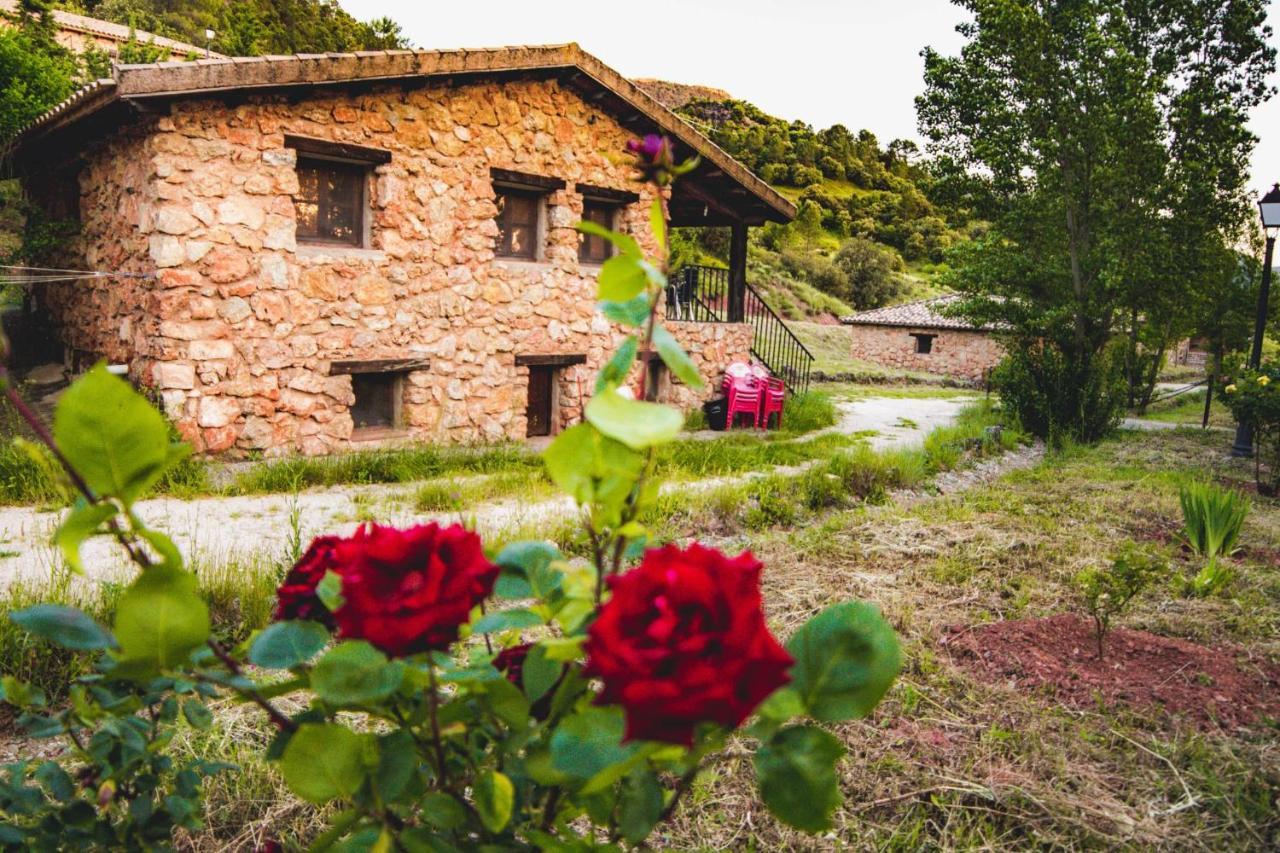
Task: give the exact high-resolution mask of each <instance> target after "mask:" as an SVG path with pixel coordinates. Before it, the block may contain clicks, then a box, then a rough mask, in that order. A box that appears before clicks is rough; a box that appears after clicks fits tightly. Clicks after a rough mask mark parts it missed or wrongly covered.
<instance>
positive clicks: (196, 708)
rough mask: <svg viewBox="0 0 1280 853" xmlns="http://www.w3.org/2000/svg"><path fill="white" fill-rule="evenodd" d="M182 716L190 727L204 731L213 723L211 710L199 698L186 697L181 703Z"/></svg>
mask: <svg viewBox="0 0 1280 853" xmlns="http://www.w3.org/2000/svg"><path fill="white" fill-rule="evenodd" d="M182 716H183V717H185V718H186V720H187V722H188V723H190V724H191V728H193V729H199V730H200V731H205V730H206V729H208V728H209V727H210V726H212V725H213V712H212V711H210V710H209V708H208V706H207V705H205V704H204V703H203V702H201V701H200V700H199V699H188V700H187V701H185V702H183V703H182Z"/></svg>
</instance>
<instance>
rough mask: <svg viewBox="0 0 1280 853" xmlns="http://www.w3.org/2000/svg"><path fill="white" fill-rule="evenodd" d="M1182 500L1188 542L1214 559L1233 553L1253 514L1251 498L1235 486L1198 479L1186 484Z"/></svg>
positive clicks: (1183, 528) (1204, 554)
mask: <svg viewBox="0 0 1280 853" xmlns="http://www.w3.org/2000/svg"><path fill="white" fill-rule="evenodd" d="M1178 499H1179V500H1180V501H1181V502H1182V536H1183V538H1184V539H1185V540H1186V542H1187V544H1188V545H1190V546H1191V548H1192V549H1194V550H1195V552H1196V553H1197V554H1200V555H1202V556H1205V557H1208V558H1209V560H1210V562H1213V561H1214V560H1216V559H1217V558H1218V557H1222V556H1227V555H1229V554H1231V552H1232V551H1233V550H1234V549H1235V545H1236V541H1237V540H1238V539H1239V538H1240V528H1241V526H1243V525H1244V520H1245V517H1246V516H1247V515H1248V514H1249V507H1250V504H1249V499H1248V498H1247V497H1245V496H1244V495H1242V494H1240V492H1238V491H1236V490H1235V489H1224V488H1223V487H1221V486H1219V485H1216V484H1214V483H1203V482H1196V481H1192V482H1188V483H1184V484H1183V486H1182V488H1180V489H1179V490H1178Z"/></svg>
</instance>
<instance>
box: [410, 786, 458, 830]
mask: <svg viewBox="0 0 1280 853" xmlns="http://www.w3.org/2000/svg"><path fill="white" fill-rule="evenodd" d="M418 813H419V814H421V815H422V819H423V820H425V821H426V822H427V823H429V824H431V825H432V826H434V827H435V828H436V829H457V828H458V827H460V826H462V825H463V824H464V823H466V822H467V812H466V809H464V808H463V807H462V803H459V802H458V801H457V800H455V799H454V798H453V797H451V796H449V795H448V794H446V793H444V792H442V791H433V792H431V793H430V794H427V795H426V796H424V797H423V798H422V799H421V800H419V801H418Z"/></svg>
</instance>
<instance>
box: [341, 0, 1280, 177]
mask: <svg viewBox="0 0 1280 853" xmlns="http://www.w3.org/2000/svg"><path fill="white" fill-rule="evenodd" d="M341 2H342V5H343V7H344V8H346V9H347V11H349V12H350V13H351V14H353V15H355V16H356V17H357V18H360V19H361V20H368V19H370V18H376V17H380V16H383V15H386V16H389V17H391V18H393V19H395V20H396V21H398V22H399V23H400V25H401V26H402V27H403V28H404V31H405V34H406V35H407V36H408V37H409V39H410V40H411V41H412V42H413V44H414V45H415V46H417V47H423V48H454V47H495V46H503V45H516V44H558V43H561V42H569V41H576V42H578V43H579V44H580V45H582V47H583V49H585V50H587V51H588V52H590V53H593V54H595V55H596V56H597V57H599V58H600V59H601V60H603V61H604V62H605V63H606V64H607V65H610V66H612V67H613V68H615V69H617V70H618V71H620V72H621V73H622V74H624V75H626V76H628V77H657V78H659V79H662V80H671V81H674V82H678V83H699V84H702V85H706V86H715V87H718V88H721V89H726V90H728V91H729V92H730V93H731V94H732V95H733V96H734V97H736V98H741V99H743V100H747V101H751V102H752V103H754V104H756V105H757V106H758V107H760V108H761V109H763V110H765V111H766V112H768V113H771V114H773V115H776V116H778V117H780V118H785V119H802V120H804V121H806V122H809V123H810V124H812V125H814V126H815V127H819V128H821V127H827V126H829V125H832V124H835V123H837V122H838V123H840V124H844V125H845V126H847V127H849V128H850V129H852V130H854V131H855V132H856V131H858V130H861V129H862V128H867V129H869V130H871V131H872V132H873V133H875V134H876V136H878V137H879V138H880V140H881V142H882V143H887V142H889V141H890V140H892V139H895V138H897V137H907V138H912V139H917V140H918V139H919V135H918V134H917V132H916V120H915V106H914V102H913V99H914V98H915V96H916V95H917V94H919V93H920V91H921V89H922V82H921V78H922V70H923V62H922V60H921V58H920V49H921V48H922V47H924V46H925V45H930V46H932V47H934V48H936V49H938V50H941V51H943V52H944V53H948V54H953V53H956V52H957V51H958V50H959V48H960V45H961V44H962V39H961V38H960V36H959V35H957V34H956V32H955V25H956V24H957V23H958V22H959V21H960V20H961V15H962V13H961V11H960V10H959V9H957V8H956V7H954V6H952V5H951V3H950V2H948V0H889V1H888V2H886V0H844V1H843V2H841V0H684V2H678V0H631V2H602V0H518V2H517V0H461V2H460V0H448V2H440V0H434V2H433V0H341ZM1270 22H1271V26H1272V29H1273V30H1276V31H1280V3H1275V2H1273V3H1272V6H1271V10H1270ZM1252 128H1253V132H1254V133H1255V134H1256V135H1257V136H1259V137H1261V138H1262V142H1261V144H1259V146H1258V148H1257V150H1256V151H1255V152H1254V158H1253V181H1252V184H1253V189H1254V190H1257V191H1261V190H1263V189H1264V188H1267V187H1270V185H1271V184H1272V183H1274V182H1276V181H1280V97H1277V98H1273V99H1272V100H1271V101H1270V102H1268V103H1267V104H1265V105H1264V106H1263V107H1262V108H1260V109H1259V110H1258V111H1257V112H1256V113H1255V114H1254V116H1253V121H1252Z"/></svg>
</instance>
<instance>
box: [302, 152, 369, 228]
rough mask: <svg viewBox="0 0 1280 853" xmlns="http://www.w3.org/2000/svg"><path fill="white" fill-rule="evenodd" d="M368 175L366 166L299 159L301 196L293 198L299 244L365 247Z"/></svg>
mask: <svg viewBox="0 0 1280 853" xmlns="http://www.w3.org/2000/svg"><path fill="white" fill-rule="evenodd" d="M368 175H369V169H368V167H366V166H358V165H355V164H353V163H335V162H332V161H328V160H311V159H302V158H299V159H298V194H297V195H296V196H294V198H293V207H294V210H295V212H296V213H297V218H298V240H299V241H300V242H303V243H324V244H332V245H339V246H357V247H358V246H363V245H364V205H365V201H364V188H365V184H366V183H367V181H368Z"/></svg>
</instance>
